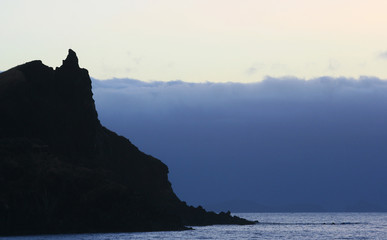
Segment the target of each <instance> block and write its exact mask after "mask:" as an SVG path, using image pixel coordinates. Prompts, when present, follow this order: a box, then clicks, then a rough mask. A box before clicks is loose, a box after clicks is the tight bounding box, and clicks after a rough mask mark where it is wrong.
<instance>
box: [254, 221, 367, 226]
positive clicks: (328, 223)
mask: <svg viewBox="0 0 387 240" xmlns="http://www.w3.org/2000/svg"><path fill="white" fill-rule="evenodd" d="M256 224H259V225H289V226H312V225H316V226H320V225H364V224H367V223H364V222H320V223H310V222H309V223H308V222H306V223H275V222H257V223H256Z"/></svg>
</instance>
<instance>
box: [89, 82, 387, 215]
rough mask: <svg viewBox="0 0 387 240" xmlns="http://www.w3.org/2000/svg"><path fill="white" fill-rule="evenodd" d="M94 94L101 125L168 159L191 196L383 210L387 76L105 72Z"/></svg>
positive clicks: (252, 204)
mask: <svg viewBox="0 0 387 240" xmlns="http://www.w3.org/2000/svg"><path fill="white" fill-rule="evenodd" d="M93 92H94V99H95V102H96V106H97V110H98V113H99V117H100V119H101V122H102V124H104V125H105V126H107V127H108V128H110V129H112V130H113V131H116V132H117V133H119V134H120V135H124V136H126V137H128V138H129V139H130V140H131V142H132V143H134V144H135V145H136V146H138V147H139V148H140V149H141V150H142V151H144V152H145V153H148V154H150V155H153V156H155V157H157V158H159V159H160V160H162V161H163V162H164V163H166V164H167V165H168V167H169V169H170V174H169V178H170V181H171V182H172V186H173V188H174V190H175V192H176V193H177V195H178V196H179V197H180V198H181V199H182V200H185V201H187V202H188V203H189V204H193V205H199V204H200V205H203V206H205V207H208V208H210V209H214V210H217V209H218V208H220V207H221V208H230V209H231V210H232V211H238V210H237V208H238V207H241V206H240V205H241V202H242V203H243V202H245V203H246V202H248V204H247V205H248V206H249V207H248V208H247V209H243V210H240V209H239V210H240V211H255V210H256V211H266V210H267V211H275V210H276V209H277V210H278V209H280V211H287V210H288V211H298V210H299V211H313V210H315V211H323V210H324V211H386V210H387V174H386V170H387V81H383V80H381V79H378V78H373V77H360V78H359V79H351V78H331V77H320V78H316V79H311V80H308V81H305V80H302V79H297V78H266V79H265V80H264V81H262V82H259V83H246V84H243V83H211V82H208V83H186V82H182V81H172V82H150V83H148V82H141V81H138V80H133V79H112V80H104V81H98V80H93ZM247 205H246V206H247ZM264 206H267V207H264ZM286 206H293V208H292V207H289V208H286ZM295 206H297V207H295ZM265 209H266V210H265ZM224 210H227V209H224Z"/></svg>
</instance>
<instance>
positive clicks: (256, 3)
mask: <svg viewBox="0 0 387 240" xmlns="http://www.w3.org/2000/svg"><path fill="white" fill-rule="evenodd" d="M386 9H387V1H385V0H367V1H365V0H273V1H263V0H206V1H204V0H183V1H182V0H111V1H102V0H93V1H91V0H77V1H76V0H67V1H63V0H62V1H56V0H34V1H27V0H1V1H0V43H1V44H0V53H1V54H0V71H5V70H7V69H9V68H11V67H14V66H16V65H19V64H22V63H24V62H28V61H31V60H35V59H40V60H42V61H43V63H45V64H46V65H48V66H52V67H56V66H60V65H61V64H62V60H63V59H64V58H65V54H66V53H67V50H68V49H69V48H71V49H73V50H74V51H76V53H77V55H78V58H79V63H80V66H81V67H83V68H87V69H88V70H89V73H90V75H91V77H92V78H93V92H94V98H95V101H96V106H97V110H98V114H99V117H100V119H101V122H102V124H103V125H106V126H107V127H108V128H110V129H112V130H114V131H116V132H117V133H119V134H121V135H124V136H126V137H127V138H129V139H130V141H131V142H132V143H134V144H135V145H136V146H138V147H139V148H140V150H142V151H144V152H145V153H148V154H151V155H153V156H155V157H157V158H159V159H161V160H162V161H163V162H164V163H166V164H167V165H168V166H169V169H170V174H169V179H170V180H171V182H172V186H173V189H174V191H175V192H176V193H177V195H178V196H179V197H180V198H181V199H182V200H184V201H187V202H188V203H189V204H193V205H204V206H207V207H208V208H213V209H215V208H216V207H217V206H221V205H222V202H223V203H224V205H222V206H225V207H228V208H234V210H235V209H236V208H235V207H238V205H239V207H240V206H241V205H246V203H251V204H250V207H251V208H250V210H251V209H258V208H259V207H260V206H261V208H260V209H266V210H267V209H270V208H268V206H269V207H270V206H271V207H273V208H272V209H276V210H278V209H282V210H283V209H285V210H289V209H290V210H291V209H292V208H291V207H289V204H290V205H292V206H301V208H303V207H308V206H309V207H310V206H313V207H312V208H313V209H314V210H316V209H325V210H338V211H343V210H359V209H360V210H361V209H366V210H375V209H376V210H384V211H386V210H387V205H386V203H387V190H386V189H387V177H386V174H385V172H386V171H385V170H386V169H387V162H386V161H385V159H387V158H386V157H387V148H385V143H386V142H387V126H386V117H387V110H386V109H387V108H386V103H387V99H386V98H387V82H386V81H385V80H386V79H387V44H386V43H387V31H386V26H387V17H386V14H385V10H386ZM242 202H243V203H244V204H241V203H242ZM262 206H265V207H264V208H262ZM286 206H288V207H286ZM299 209H300V208H299ZM299 209H298V210H299ZM303 209H305V208H303ZM237 210H238V209H236V210H235V211H237ZM239 210H240V209H239ZM293 210H294V208H293ZM296 210H297V209H296Z"/></svg>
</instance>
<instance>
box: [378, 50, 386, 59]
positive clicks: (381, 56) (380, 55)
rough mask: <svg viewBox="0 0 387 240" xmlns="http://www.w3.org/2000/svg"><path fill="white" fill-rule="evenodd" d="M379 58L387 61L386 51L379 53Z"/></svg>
mask: <svg viewBox="0 0 387 240" xmlns="http://www.w3.org/2000/svg"><path fill="white" fill-rule="evenodd" d="M379 58H383V59H387V51H384V52H381V53H380V54H379Z"/></svg>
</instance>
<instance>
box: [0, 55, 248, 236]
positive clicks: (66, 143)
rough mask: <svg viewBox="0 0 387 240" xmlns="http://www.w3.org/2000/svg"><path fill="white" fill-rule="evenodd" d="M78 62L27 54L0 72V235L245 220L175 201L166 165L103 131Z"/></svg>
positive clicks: (175, 227)
mask: <svg viewBox="0 0 387 240" xmlns="http://www.w3.org/2000/svg"><path fill="white" fill-rule="evenodd" d="M92 95H93V93H92V91H91V81H90V77H89V74H88V71H87V70H86V69H82V68H79V66H78V59H77V56H76V54H75V52H73V51H72V50H69V54H68V56H67V58H66V59H65V60H64V61H63V65H62V66H61V67H58V68H56V69H55V70H54V69H53V68H50V67H47V66H45V65H44V64H43V63H42V62H41V61H32V62H29V63H26V64H23V65H20V66H17V67H15V68H12V69H10V70H8V71H6V72H2V73H0V189H1V191H0V234H1V235H15V234H16V235H17V234H42V233H76V232H130V231H155V230H183V229H186V226H194V225H210V224H251V222H249V221H246V220H244V219H240V218H237V217H232V216H230V214H229V213H221V214H215V213H212V212H206V211H205V210H204V209H202V208H201V207H199V208H194V207H189V206H187V205H186V203H185V202H182V201H180V200H179V199H178V198H177V197H176V195H175V194H174V193H173V190H172V188H171V184H170V182H169V181H168V167H167V166H166V165H164V164H163V163H162V162H161V161H159V160H158V159H156V158H154V157H152V156H150V155H147V154H144V153H143V152H141V151H139V150H138V149H137V147H136V146H134V145H133V144H132V143H131V142H130V141H129V140H128V139H126V138H124V137H121V136H118V135H117V134H116V133H114V132H112V131H109V130H108V129H106V128H104V127H103V126H102V125H101V124H100V122H99V120H98V116H97V112H96V110H95V105H94V100H93V98H92Z"/></svg>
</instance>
